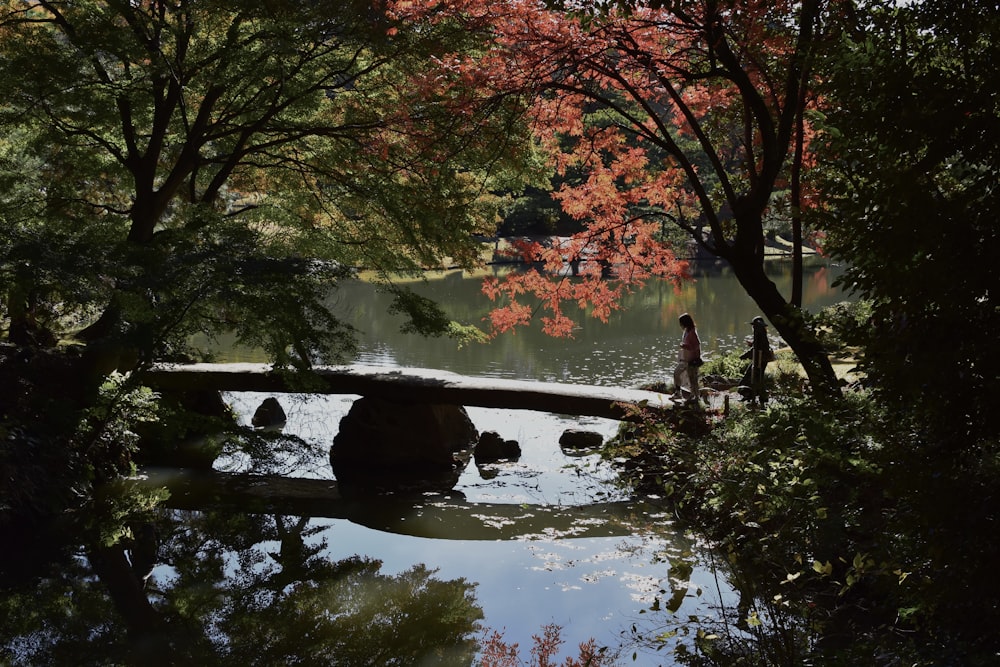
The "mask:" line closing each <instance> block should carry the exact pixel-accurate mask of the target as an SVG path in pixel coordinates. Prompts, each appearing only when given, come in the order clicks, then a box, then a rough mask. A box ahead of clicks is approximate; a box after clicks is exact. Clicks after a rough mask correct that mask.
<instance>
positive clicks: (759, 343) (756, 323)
mask: <svg viewBox="0 0 1000 667" xmlns="http://www.w3.org/2000/svg"><path fill="white" fill-rule="evenodd" d="M750 325H751V326H752V327H753V338H752V339H747V345H749V346H750V349H749V350H747V351H746V352H744V353H743V354H741V355H740V359H749V360H750V366H749V367H747V370H746V373H744V374H743V379H742V380H741V381H740V386H739V388H738V391H739V393H740V396H742V397H743V400H745V401H751V402H752V401H754V400H759V401H760V404H761V405H766V404H767V389H766V387H765V386H764V372H765V371H766V370H767V363H768V362H769V361H771V360H772V359H773V358H774V352H772V351H771V343H770V341H769V340H768V339H767V323H766V322H764V318H763V317H760V316H758V317H755V318H753V319H752V320H751V321H750Z"/></svg>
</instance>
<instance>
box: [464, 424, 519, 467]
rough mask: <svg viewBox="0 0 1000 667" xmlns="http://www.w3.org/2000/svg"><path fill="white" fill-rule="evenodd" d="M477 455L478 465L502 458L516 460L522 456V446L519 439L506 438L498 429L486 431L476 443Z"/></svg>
mask: <svg viewBox="0 0 1000 667" xmlns="http://www.w3.org/2000/svg"><path fill="white" fill-rule="evenodd" d="M475 457H476V464H477V465H479V464H482V463H494V462H496V461H499V460H501V459H509V460H512V461H516V460H517V459H519V458H521V446H520V445H519V444H517V440H504V439H503V438H501V437H500V434H499V433H497V432H496V431H486V432H485V433H483V434H482V435H480V436H479V442H477V443H476V452H475Z"/></svg>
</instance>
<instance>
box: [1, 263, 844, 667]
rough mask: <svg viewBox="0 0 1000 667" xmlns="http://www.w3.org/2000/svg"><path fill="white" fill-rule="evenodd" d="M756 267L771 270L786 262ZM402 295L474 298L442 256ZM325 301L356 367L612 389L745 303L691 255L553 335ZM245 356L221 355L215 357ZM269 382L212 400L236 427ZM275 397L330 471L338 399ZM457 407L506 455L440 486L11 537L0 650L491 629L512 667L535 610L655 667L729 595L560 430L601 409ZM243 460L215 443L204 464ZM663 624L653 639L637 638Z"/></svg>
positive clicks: (133, 655)
mask: <svg viewBox="0 0 1000 667" xmlns="http://www.w3.org/2000/svg"><path fill="white" fill-rule="evenodd" d="M774 271H775V276H774V279H775V280H776V282H778V284H779V285H782V284H787V282H788V276H787V267H784V266H782V265H780V264H776V265H775V268H774ZM835 274H836V268H835V267H832V266H828V265H825V264H817V265H816V266H812V267H810V269H809V270H808V277H807V287H806V294H805V297H806V301H807V307H808V308H810V309H811V310H816V309H819V308H820V307H822V306H825V305H829V304H832V303H835V302H837V301H838V300H840V298H841V297H840V295H839V294H838V293H837V291H836V290H835V289H833V288H832V287H831V283H832V282H833V279H834V277H835ZM415 289H417V290H418V291H423V292H424V293H426V294H428V295H430V296H433V297H434V298H435V299H437V300H438V301H439V302H441V303H442V304H443V305H444V306H445V307H446V309H447V310H448V312H449V315H450V316H451V317H453V318H454V319H457V320H461V321H464V322H466V323H477V322H478V321H479V319H480V318H482V317H483V315H484V314H485V312H486V310H487V309H488V307H489V304H488V302H487V301H486V300H485V299H484V297H482V296H481V294H480V293H479V280H478V279H470V278H467V277H464V276H463V275H462V274H461V273H459V272H454V273H448V274H444V275H442V276H436V277H434V279H433V280H432V281H430V282H428V283H427V284H424V285H417V286H415ZM335 298H336V299H337V302H338V308H340V309H341V311H342V313H343V314H344V315H345V317H348V318H349V319H350V320H351V321H352V322H354V323H355V326H357V327H358V329H359V330H360V331H361V350H360V354H359V356H358V360H357V361H358V362H359V363H369V364H378V365H388V366H408V367H424V368H435V369H441V370H449V371H453V372H458V373H462V374H466V375H478V376H491V377H505V378H516V379H522V380H524V379H527V380H545V381H559V382H578V383H586V384H607V385H616V386H638V385H640V384H643V383H646V382H650V381H655V380H663V379H666V378H667V376H668V375H669V373H670V371H671V370H672V367H673V363H674V359H675V354H676V344H677V339H678V338H679V333H680V329H679V327H678V325H677V317H678V315H680V314H681V313H682V312H690V313H691V314H692V315H693V316H694V317H695V319H696V320H697V321H698V326H699V332H700V333H701V337H702V340H703V342H704V348H705V352H706V356H711V355H712V354H716V353H720V352H723V351H726V350H728V349H731V348H733V347H737V346H742V344H743V343H742V340H743V338H744V337H745V336H747V335H748V334H749V330H750V326H749V321H750V319H751V318H752V317H753V316H755V315H757V314H758V312H757V311H756V310H755V308H754V305H753V304H752V303H751V302H750V301H749V300H748V299H747V297H746V296H745V295H744V294H743V293H742V290H741V289H740V288H739V286H738V284H737V283H736V281H735V279H734V278H733V277H732V276H731V275H730V274H728V273H727V272H725V271H719V270H714V269H713V270H704V271H700V272H699V273H698V275H697V279H696V281H695V282H693V283H691V284H689V285H686V286H685V287H684V288H683V289H681V290H680V291H678V292H675V291H674V290H673V288H672V287H670V286H667V285H662V284H652V285H649V286H647V287H646V288H644V289H643V290H640V291H638V292H636V293H635V294H633V295H631V296H629V297H628V299H627V300H626V304H625V306H626V308H625V310H624V311H623V312H619V313H616V314H615V315H614V316H613V318H612V320H611V321H610V322H609V323H607V324H602V323H599V322H596V321H593V320H586V319H584V320H582V321H581V322H580V326H579V328H578V329H577V331H576V333H575V336H574V338H573V339H572V340H556V339H551V338H547V337H545V336H544V335H542V334H541V333H540V332H539V331H537V330H535V329H527V330H523V331H519V332H518V333H516V334H513V335H505V336H503V337H501V338H499V339H497V340H496V341H494V342H492V343H490V344H489V345H475V346H466V347H462V348H456V346H455V344H454V343H453V342H451V341H447V340H437V339H435V340H427V339H422V338H418V337H415V336H409V335H405V334H401V333H400V332H399V331H398V324H399V323H398V321H394V320H393V318H391V317H388V316H386V314H385V309H386V305H387V303H388V297H386V296H384V295H381V294H379V293H378V292H377V291H376V290H374V289H373V288H372V286H370V285H368V284H365V283H361V282H357V283H350V284H347V285H345V286H343V287H342V288H341V289H339V290H338V291H337V294H336V297H335ZM252 358H253V357H252V355H251V354H249V353H245V352H239V351H235V350H229V351H227V352H226V354H225V355H223V358H222V359H220V360H228V361H235V360H248V359H252ZM266 397H267V396H266V395H263V394H250V393H239V394H230V395H228V396H227V400H228V401H229V402H230V403H231V404H232V405H233V407H234V408H235V410H236V411H237V412H238V414H239V415H240V416H241V419H243V420H245V421H246V422H249V418H250V416H251V415H252V414H253V411H254V409H255V408H256V406H257V405H259V403H260V402H261V401H262V400H263V399H264V398H266ZM278 398H279V400H280V401H281V402H282V404H283V407H284V409H285V410H286V412H287V414H288V422H287V424H286V427H285V428H286V431H287V432H290V433H293V434H295V435H298V436H300V437H302V438H303V439H304V440H305V441H307V442H311V443H314V444H316V445H317V449H318V451H319V452H320V454H319V455H318V456H316V457H315V458H314V459H311V460H306V461H304V462H303V461H301V460H295V461H291V460H290V461H289V462H288V466H289V469H288V470H285V471H284V472H286V473H288V474H291V475H294V476H298V477H307V478H313V479H330V478H331V476H332V475H331V473H330V471H329V463H328V461H327V460H326V458H325V453H326V451H327V450H328V447H329V444H330V442H331V441H332V438H333V436H334V434H335V433H336V429H337V424H338V422H339V419H340V418H341V417H342V416H343V415H344V414H346V412H347V410H348V409H349V408H350V405H351V402H352V401H353V400H354V399H355V398H357V397H355V396H306V397H292V396H288V395H284V396H279V397H278ZM468 412H469V415H470V417H471V419H472V421H473V423H474V424H475V426H476V428H477V429H478V430H479V431H480V432H484V431H496V432H497V433H499V434H500V435H501V437H503V438H504V439H514V440H517V441H518V442H519V444H520V446H521V450H522V452H523V454H522V456H521V458H520V459H519V460H518V461H516V462H501V463H498V464H493V465H489V466H482V467H477V466H476V465H474V464H470V465H469V466H467V467H466V468H465V470H464V472H463V473H462V475H461V477H460V479H459V481H458V483H457V484H456V486H455V488H454V489H453V491H452V492H451V493H447V494H433V495H432V494H423V495H414V496H406V495H399V496H398V497H388V498H383V499H380V500H377V501H376V500H371V501H364V502H360V501H354V502H347V501H344V502H339V503H331V504H329V505H328V506H326V507H323V508H322V509H321V510H319V511H316V512H313V513H312V515H308V516H299V515H295V514H292V513H285V512H280V511H279V512H272V513H246V512H242V511H239V509H238V508H236V509H235V510H234V508H233V507H222V506H213V505H212V503H211V502H208V503H206V505H205V506H203V507H199V508H190V507H187V508H180V507H176V506H175V507H174V508H173V509H163V508H161V509H159V510H157V511H155V512H152V513H150V515H149V516H148V518H147V519H148V520H145V521H143V522H141V523H133V524H131V525H129V526H128V529H129V530H130V534H131V535H132V536H133V538H134V539H133V540H132V542H131V543H130V548H128V549H126V548H124V547H122V546H116V547H109V546H107V545H108V544H109V543H111V541H112V540H111V538H112V537H113V536H108V535H100V534H93V533H90V534H88V535H86V537H85V538H82V537H79V534H78V533H74V534H73V537H71V538H69V539H65V535H64V536H62V538H60V537H59V536H56V537H53V538H52V539H51V540H48V541H43V542H40V544H39V545H36V546H38V548H39V549H40V552H39V551H34V550H31V549H27V548H26V549H25V550H24V551H23V558H22V559H21V560H20V561H19V562H17V563H12V564H9V565H8V566H7V572H6V573H5V577H4V580H3V585H4V586H6V587H7V590H8V595H7V596H6V601H5V603H4V607H5V608H6V612H5V613H4V614H3V618H2V619H0V620H5V621H6V620H9V619H12V618H16V619H17V620H18V622H17V623H16V624H14V625H10V624H8V623H5V624H4V627H5V629H4V630H0V662H2V663H11V664H131V663H135V662H137V661H139V659H140V658H141V659H142V661H144V662H145V663H146V664H174V663H179V662H185V663H186V662H190V661H196V662H198V663H200V664H231V663H232V664H236V663H242V664H291V663H293V662H297V663H300V664H340V665H369V664H371V665H376V664H378V665H381V664H400V665H450V664H454V665H469V664H472V663H473V661H474V659H475V656H476V655H477V651H478V650H479V645H478V644H477V642H476V640H482V639H483V637H484V634H483V631H484V629H491V630H496V631H499V632H502V634H503V637H504V640H505V641H507V642H508V643H517V644H519V646H520V648H521V655H522V659H523V660H524V661H525V664H527V660H528V650H529V648H530V646H531V645H532V639H531V638H532V635H536V634H541V633H542V630H543V627H544V626H546V625H550V624H554V625H557V626H559V627H560V628H561V629H562V630H561V636H562V639H563V640H565V642H566V644H565V646H564V650H563V651H561V654H562V655H567V654H569V653H570V649H569V647H575V646H576V645H577V644H579V643H580V642H583V641H586V640H588V639H590V638H593V639H594V640H595V641H596V642H597V644H598V645H599V646H606V647H608V650H609V651H612V652H619V651H620V661H621V663H622V664H636V665H671V664H675V662H674V659H673V657H672V655H671V653H670V651H671V649H672V648H673V646H674V645H675V644H677V643H688V644H690V642H691V636H690V635H691V633H693V632H695V631H696V630H697V626H696V624H693V623H689V621H690V620H691V619H709V618H712V617H715V616H716V615H717V613H718V609H719V607H720V606H721V605H725V606H729V607H732V606H735V605H736V603H737V597H736V595H735V594H734V593H733V592H732V591H731V590H730V589H729V588H728V586H727V585H726V583H725V573H724V571H722V570H720V569H719V568H718V567H717V566H716V565H717V564H716V563H715V562H714V561H713V556H712V554H711V552H710V551H708V550H706V549H704V548H702V547H700V546H699V544H698V543H697V541H696V540H694V539H693V538H692V537H691V536H688V535H685V534H683V532H682V531H680V530H679V529H677V528H676V527H675V525H674V524H673V522H672V521H671V518H670V517H669V516H668V515H666V514H665V513H664V512H663V510H662V509H661V508H659V507H658V506H657V504H656V499H655V498H634V497H632V496H631V495H630V494H629V493H628V491H627V490H626V489H623V488H622V487H620V486H619V485H618V484H615V480H614V474H613V472H612V470H611V469H610V467H609V466H608V465H607V464H606V463H604V462H602V461H601V459H600V457H599V456H598V455H597V454H595V453H584V454H579V453H569V452H564V451H563V450H562V449H561V448H560V446H559V444H558V440H559V436H560V434H561V433H562V432H563V431H564V430H566V429H568V428H577V429H579V428H582V429H585V430H589V431H596V432H598V433H600V434H601V435H602V436H604V437H605V438H608V437H610V436H612V435H613V434H614V433H615V431H616V429H617V423H616V422H613V421H611V420H606V419H597V418H589V417H585V418H581V417H569V416H564V415H554V414H548V413H540V412H532V411H519V410H498V409H486V408H474V407H470V408H468ZM244 465H245V464H244V462H243V461H242V460H240V459H238V458H230V459H226V460H222V461H220V462H219V463H218V464H217V468H219V469H224V470H235V471H239V470H241V469H242V468H243V466H244ZM147 472H148V473H149V474H150V475H161V474H167V475H169V472H166V473H165V472H164V471H147ZM168 504H169V503H168ZM84 523H85V524H86V522H84ZM88 525H89V524H88ZM74 530H77V531H79V530H80V527H79V525H77V526H76V527H75V528H74ZM154 547H155V548H154ZM19 573H20V574H19ZM129 573H132V574H129ZM136 573H138V576H137V575H136ZM28 609H31V611H30V612H28V611H27V610H28ZM16 610H21V613H20V614H17V613H16ZM670 633H676V636H672V637H671V638H670V639H666V640H665V642H664V644H663V648H662V650H659V651H656V650H653V649H652V648H649V646H648V645H647V644H646V643H645V642H644V641H641V639H642V638H645V639H649V638H650V637H653V636H656V635H658V634H663V636H664V637H667V636H669V635H670ZM637 640H640V641H637ZM168 656H169V658H168Z"/></svg>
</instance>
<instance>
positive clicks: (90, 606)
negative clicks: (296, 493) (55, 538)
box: [0, 510, 483, 666]
mask: <svg viewBox="0 0 1000 667" xmlns="http://www.w3.org/2000/svg"><path fill="white" fill-rule="evenodd" d="M147 520H148V522H147V523H144V524H139V525H135V526H133V527H132V531H131V536H137V535H142V534H143V532H144V531H146V530H147V529H148V530H152V531H155V534H156V535H157V549H156V560H157V565H156V567H155V569H154V572H153V574H152V576H150V577H149V579H148V581H146V582H145V585H144V583H143V581H142V579H141V577H139V576H136V573H135V572H134V570H133V569H132V565H133V563H134V561H132V562H130V560H129V555H130V553H133V554H134V550H133V549H132V548H133V547H134V545H135V541H134V540H135V537H129V536H126V537H124V538H122V539H120V540H117V541H114V542H112V543H111V544H110V545H108V544H105V543H103V542H102V541H101V539H100V537H99V536H98V535H94V536H93V540H91V541H89V542H86V543H83V544H78V545H62V546H61V547H60V549H62V550H63V553H64V556H63V558H62V559H60V560H58V561H53V562H51V565H50V566H49V567H47V568H46V569H45V570H44V571H41V572H33V573H31V574H32V576H30V577H24V576H21V577H19V578H18V579H19V580H13V581H12V580H10V579H7V580H5V581H3V584H4V587H5V588H6V589H7V595H6V596H5V599H4V602H3V605H2V606H0V658H2V661H3V662H4V664H12V665H44V664H52V665H61V664H74V665H84V664H93V665H107V664H152V665H168V664H203V665H251V664H253V665H287V664H305V665H311V664H316V665H351V666H353V665H376V664H377V665H470V664H472V660H473V656H474V654H475V652H476V650H477V646H478V644H477V642H476V634H477V631H478V629H479V621H480V620H481V619H482V618H483V612H482V609H481V607H480V606H479V604H478V602H477V600H476V595H475V585H474V584H473V583H471V582H469V581H467V580H465V579H464V578H454V579H444V578H441V577H439V576H438V575H437V573H436V571H435V570H433V569H430V568H428V567H427V566H425V565H423V564H421V563H416V564H411V565H409V566H408V567H407V568H405V569H403V570H402V571H399V572H395V573H391V574H389V573H386V572H384V571H383V564H382V562H381V561H379V560H377V559H372V558H367V557H362V556H357V555H351V556H347V557H344V558H338V559H330V558H329V557H328V556H327V552H328V550H329V541H330V539H332V538H335V537H336V534H335V531H330V530H329V526H325V525H322V524H320V523H317V522H315V521H314V520H313V519H311V518H306V517H288V516H277V515H263V514H233V513H231V512H225V513H217V512H182V511H171V510H161V511H157V512H155V513H153V514H152V515H150V516H148V517H147ZM48 555H51V554H48ZM48 560H49V559H45V560H44V561H40V562H46V561H48ZM8 574H9V573H8ZM20 574H21V575H24V574H25V573H24V572H21V573H20Z"/></svg>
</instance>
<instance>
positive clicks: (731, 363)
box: [701, 350, 749, 380]
mask: <svg viewBox="0 0 1000 667" xmlns="http://www.w3.org/2000/svg"><path fill="white" fill-rule="evenodd" d="M740 354H741V353H740V351H739V350H729V351H727V352H724V353H723V354H717V355H715V356H713V357H711V358H710V359H706V360H705V364H704V365H703V366H702V367H701V375H703V376H706V375H718V376H720V377H723V378H727V379H730V380H739V379H740V378H741V377H743V373H744V372H745V371H746V369H747V366H748V365H749V362H748V361H747V360H746V359H740Z"/></svg>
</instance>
